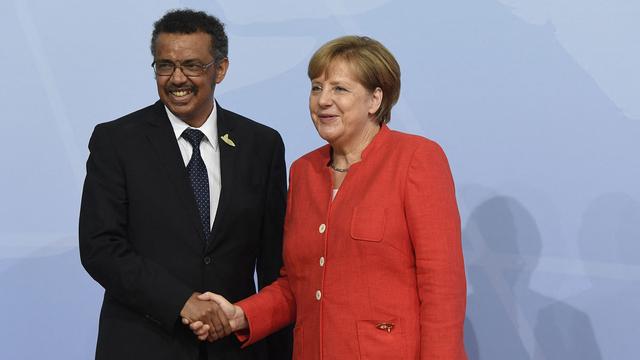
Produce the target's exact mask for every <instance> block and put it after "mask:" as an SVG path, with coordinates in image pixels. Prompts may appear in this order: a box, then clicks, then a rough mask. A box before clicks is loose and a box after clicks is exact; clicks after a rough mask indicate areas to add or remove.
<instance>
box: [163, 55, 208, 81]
mask: <svg viewBox="0 0 640 360" xmlns="http://www.w3.org/2000/svg"><path fill="white" fill-rule="evenodd" d="M161 61H162V62H165V61H166V62H167V63H171V65H173V71H172V72H171V74H166V75H162V74H158V72H157V71H156V64H157V61H156V60H153V62H152V63H151V68H152V69H153V73H154V74H156V76H173V74H174V73H175V72H176V69H178V68H180V71H182V74H184V76H186V77H199V76H202V75H204V73H205V72H206V71H207V69H208V68H210V67H211V66H212V65H215V63H216V59H213V60H211V62H210V63H208V64H202V65H200V64H193V65H194V66H195V65H198V66H199V67H200V69H201V72H200V74H198V75H187V74H185V72H184V69H183V68H182V66H183V65H182V63H180V61H178V62H173V61H170V60H161ZM187 61H190V60H187Z"/></svg>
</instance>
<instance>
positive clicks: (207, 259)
mask: <svg viewBox="0 0 640 360" xmlns="http://www.w3.org/2000/svg"><path fill="white" fill-rule="evenodd" d="M203 260H204V264H205V265H209V264H211V258H210V257H208V256H205V257H204V259H203Z"/></svg>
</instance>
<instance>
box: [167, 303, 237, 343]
mask: <svg viewBox="0 0 640 360" xmlns="http://www.w3.org/2000/svg"><path fill="white" fill-rule="evenodd" d="M180 317H182V323H183V324H185V325H188V326H189V328H190V329H191V331H193V333H194V335H195V336H197V337H198V339H199V340H201V341H205V340H206V341H209V342H213V341H216V340H219V339H222V338H223V337H225V336H227V335H229V334H231V333H232V332H235V331H238V330H243V329H246V328H247V327H248V323H247V318H246V317H245V316H244V311H242V309H241V308H240V307H239V306H236V305H233V304H231V303H230V302H229V301H227V299H225V298H224V297H222V296H220V295H218V294H214V293H211V292H206V293H204V294H200V293H197V292H196V293H193V294H191V297H189V300H187V302H186V303H185V304H184V307H183V308H182V311H180Z"/></svg>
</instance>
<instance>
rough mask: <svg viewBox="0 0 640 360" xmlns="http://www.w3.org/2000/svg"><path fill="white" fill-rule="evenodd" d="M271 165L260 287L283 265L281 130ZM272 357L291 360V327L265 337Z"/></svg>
mask: <svg viewBox="0 0 640 360" xmlns="http://www.w3.org/2000/svg"><path fill="white" fill-rule="evenodd" d="M273 143H274V146H273V155H272V157H271V164H270V167H269V174H268V181H267V193H266V202H265V209H264V215H263V221H262V235H261V236H262V238H261V241H260V249H259V253H258V258H257V262H256V274H257V276H258V288H259V289H262V288H264V287H265V286H267V285H269V284H271V283H272V282H273V281H275V280H276V279H277V278H278V273H279V270H280V268H281V267H282V236H283V227H284V217H285V211H286V210H285V209H286V201H287V180H286V179H287V178H286V176H287V174H286V165H285V160H284V143H283V141H282V138H281V137H280V135H279V134H278V133H276V136H275V139H274V141H273ZM266 342H267V349H268V355H269V359H277V360H280V359H282V360H288V359H291V354H292V352H293V339H292V329H291V328H290V327H287V328H284V329H282V330H280V331H278V332H276V333H274V334H273V335H271V336H269V337H268V338H267V339H266Z"/></svg>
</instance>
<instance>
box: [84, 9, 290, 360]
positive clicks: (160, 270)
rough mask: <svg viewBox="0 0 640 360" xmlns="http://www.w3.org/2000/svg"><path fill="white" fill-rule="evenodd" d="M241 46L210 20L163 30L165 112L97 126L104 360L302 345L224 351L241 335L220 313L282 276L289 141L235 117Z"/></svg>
mask: <svg viewBox="0 0 640 360" xmlns="http://www.w3.org/2000/svg"><path fill="white" fill-rule="evenodd" d="M227 49H228V46H227V36H226V34H225V31H224V25H223V24H222V23H220V21H219V20H218V19H217V18H215V17H213V16H210V15H208V14H205V13H203V12H195V11H191V10H176V11H171V12H169V13H167V14H166V15H165V16H163V17H162V18H161V19H160V20H158V21H157V22H156V23H155V27H154V31H153V35H152V40H151V52H152V55H153V57H154V62H153V68H154V71H155V74H156V82H157V87H158V94H159V96H160V101H158V102H157V103H155V104H153V105H151V106H149V107H146V108H144V109H141V110H138V111H136V112H134V113H131V114H129V115H126V116H124V117H122V118H120V119H117V120H115V121H112V122H108V123H104V124H100V125H98V126H96V128H95V130H94V132H93V135H92V136H91V140H90V143H89V150H90V152H91V154H90V156H89V159H88V161H87V176H86V179H85V184H84V189H83V194H82V207H81V211H80V256H81V260H82V264H83V266H84V267H85V269H86V270H87V272H88V273H89V274H90V275H91V276H92V277H93V278H94V279H95V280H96V281H97V282H98V283H100V285H102V286H103V287H104V289H105V294H104V300H103V304H102V311H101V313H100V326H99V333H98V341H97V348H96V358H97V359H117V360H126V359H136V360H138V359H193V360H195V359H277V360H280V359H287V358H290V356H291V355H290V346H291V344H290V337H289V334H286V333H285V334H280V335H278V336H277V337H275V338H272V339H270V340H268V341H267V342H265V343H263V344H261V345H260V346H251V347H249V348H247V349H240V344H239V342H238V341H237V339H236V338H235V337H234V336H229V337H225V338H224V339H221V340H219V341H215V342H199V341H198V339H197V338H196V337H195V336H194V335H193V333H192V332H191V331H190V330H189V328H188V326H186V325H184V324H183V323H182V322H181V318H184V319H187V320H189V321H202V322H204V323H206V324H207V325H208V326H209V331H210V336H209V338H210V339H211V340H213V339H217V338H220V337H222V336H223V335H226V334H227V332H228V331H229V328H228V323H227V320H226V318H225V317H224V315H223V314H222V313H221V312H220V310H219V308H218V307H217V305H216V304H215V302H212V301H203V300H199V299H198V298H197V295H198V294H200V293H201V292H204V291H213V292H216V293H220V294H222V295H224V296H225V297H227V298H228V299H229V300H231V301H237V300H241V299H243V298H245V297H247V296H249V295H251V294H253V293H254V292H255V285H254V280H253V279H254V277H253V275H254V270H255V271H256V272H257V274H258V280H259V285H260V286H261V287H262V286H264V285H267V284H269V283H270V282H271V281H273V280H274V279H275V278H276V277H277V275H278V270H279V268H280V266H281V264H282V259H281V252H282V226H283V217H284V211H285V201H286V200H285V197H286V194H285V193H286V179H285V176H286V175H285V172H286V170H285V163H284V145H283V143H282V139H281V138H280V135H279V134H278V133H277V132H276V131H274V130H272V129H270V128H268V127H266V126H264V125H260V124H258V123H256V122H254V121H252V120H249V119H247V118H245V117H242V116H240V115H238V114H235V113H233V112H230V111H228V110H225V109H223V108H221V107H220V106H219V105H218V104H217V103H216V102H215V100H214V96H213V95H214V90H215V86H216V84H219V83H220V82H221V81H222V80H223V79H224V77H225V74H226V71H227V68H228V65H229V61H228V59H227Z"/></svg>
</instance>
